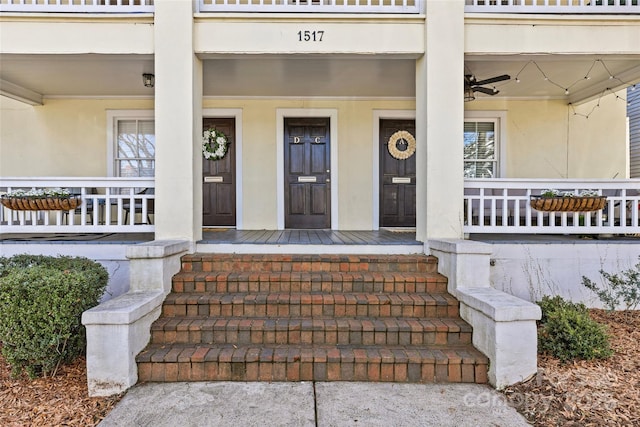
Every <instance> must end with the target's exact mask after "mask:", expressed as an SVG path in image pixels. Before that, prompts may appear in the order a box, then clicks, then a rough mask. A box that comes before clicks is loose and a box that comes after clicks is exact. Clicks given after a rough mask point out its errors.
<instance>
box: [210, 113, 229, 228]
mask: <svg viewBox="0 0 640 427" xmlns="http://www.w3.org/2000/svg"><path fill="white" fill-rule="evenodd" d="M202 129H203V130H205V131H206V130H208V129H215V130H217V131H218V135H219V136H223V137H224V138H225V139H226V140H227V141H226V142H227V144H226V152H224V154H222V152H223V151H224V150H222V151H219V152H218V153H213V154H214V155H213V157H212V158H210V159H206V158H205V157H204V155H203V159H202V179H203V183H202V225H203V226H205V227H207V226H210V227H211V226H235V225H236V148H235V145H236V144H235V129H236V124H235V119H233V118H224V119H222V118H220V119H212V118H206V119H203V121H202ZM220 133H221V134H222V135H221V134H220ZM212 144H213V143H212ZM212 144H210V147H211V151H212V152H215V151H216V148H219V146H215V145H212ZM220 154H222V156H220ZM218 157H221V158H218Z"/></svg>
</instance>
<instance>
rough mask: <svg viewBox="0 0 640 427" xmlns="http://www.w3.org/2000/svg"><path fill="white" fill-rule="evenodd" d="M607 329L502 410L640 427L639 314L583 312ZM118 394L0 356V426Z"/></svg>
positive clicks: (57, 420) (104, 409) (80, 419)
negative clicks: (35, 371)
mask: <svg viewBox="0 0 640 427" xmlns="http://www.w3.org/2000/svg"><path fill="white" fill-rule="evenodd" d="M590 313H591V315H592V317H593V318H594V319H595V320H597V321H598V322H600V323H605V324H607V325H608V326H609V331H610V333H611V335H612V340H611V343H612V347H613V349H614V350H615V355H614V356H612V357H611V358H609V359H607V360H595V361H575V362H572V363H566V364H562V363H560V361H558V360H557V359H554V358H553V357H550V356H546V355H540V356H539V358H538V368H539V372H538V374H537V375H536V376H535V377H533V378H531V379H529V380H528V381H525V382H523V383H520V384H516V385H514V386H511V387H508V388H506V389H505V390H504V394H505V396H506V397H507V400H508V402H509V404H510V406H513V407H514V408H515V409H517V410H518V411H519V412H520V413H522V414H523V415H524V416H525V417H526V418H527V419H528V420H529V422H531V423H532V424H533V425H534V426H540V427H542V426H545V427H546V426H576V427H577V426H580V427H590V426H593V427H596V426H597V427H602V426H639V425H640V311H633V312H614V313H606V312H604V311H603V310H590ZM122 396H123V395H119V396H114V397H107V398H97V397H94V398H91V397H87V377H86V363H85V360H84V359H83V358H79V359H78V360H76V361H75V362H74V363H73V364H71V365H67V366H63V367H61V368H60V370H59V371H58V374H57V375H56V376H55V377H49V378H39V379H36V380H33V381H32V380H29V379H28V378H19V379H12V378H11V377H10V367H9V366H8V365H7V363H6V362H5V361H4V359H2V357H1V356H0V426H3V427H4V426H12V427H13V426H27V425H28V426H54V425H55V426H59V425H64V426H83V427H84V426H95V425H97V424H98V423H99V422H100V421H101V420H102V419H103V418H104V417H105V416H106V414H107V413H108V412H109V411H110V410H111V408H113V406H114V405H115V404H116V403H117V402H119V401H120V399H121V398H122Z"/></svg>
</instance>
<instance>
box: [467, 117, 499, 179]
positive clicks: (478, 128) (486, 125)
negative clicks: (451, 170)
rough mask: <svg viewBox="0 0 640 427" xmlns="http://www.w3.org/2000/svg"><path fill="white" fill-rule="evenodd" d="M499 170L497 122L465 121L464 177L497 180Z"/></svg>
mask: <svg viewBox="0 0 640 427" xmlns="http://www.w3.org/2000/svg"><path fill="white" fill-rule="evenodd" d="M497 170H498V159H497V156H496V123H495V121H473V122H468V121H465V122H464V177H465V178H495V177H496V175H497Z"/></svg>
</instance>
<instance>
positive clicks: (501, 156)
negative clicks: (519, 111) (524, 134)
mask: <svg viewBox="0 0 640 427" xmlns="http://www.w3.org/2000/svg"><path fill="white" fill-rule="evenodd" d="M482 119H486V120H487V121H489V120H491V121H495V122H496V128H495V133H496V150H495V153H496V160H495V161H496V164H497V170H496V176H495V178H503V177H505V176H506V171H507V168H506V158H507V140H506V135H507V112H506V111H502V110H495V111H465V112H464V121H465V122H467V121H476V122H477V121H482ZM461 142H462V143H464V141H461ZM463 162H464V160H463ZM461 172H462V171H461Z"/></svg>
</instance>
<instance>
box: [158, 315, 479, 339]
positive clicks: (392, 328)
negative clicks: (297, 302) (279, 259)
mask: <svg viewBox="0 0 640 427" xmlns="http://www.w3.org/2000/svg"><path fill="white" fill-rule="evenodd" d="M151 343H152V344H159V345H161V344H166V345H171V344H176V343H177V344H193V345H198V344H238V345H249V344H254V345H256V344H318V345H325V344H333V345H413V346H421V345H425V346H431V345H452V346H455V345H461V344H471V327H470V326H469V325H468V324H467V323H466V322H464V321H463V320H462V319H460V318H444V319H437V318H435V319H427V318H423V319H419V318H418V319H413V318H394V317H388V318H333V317H326V318H316V317H314V318H268V317H262V318H245V317H229V318H227V317H223V318H215V317H208V316H207V317H205V316H203V317H173V318H172V317H162V318H160V319H158V320H157V321H156V322H155V323H154V324H153V325H152V327H151Z"/></svg>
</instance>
